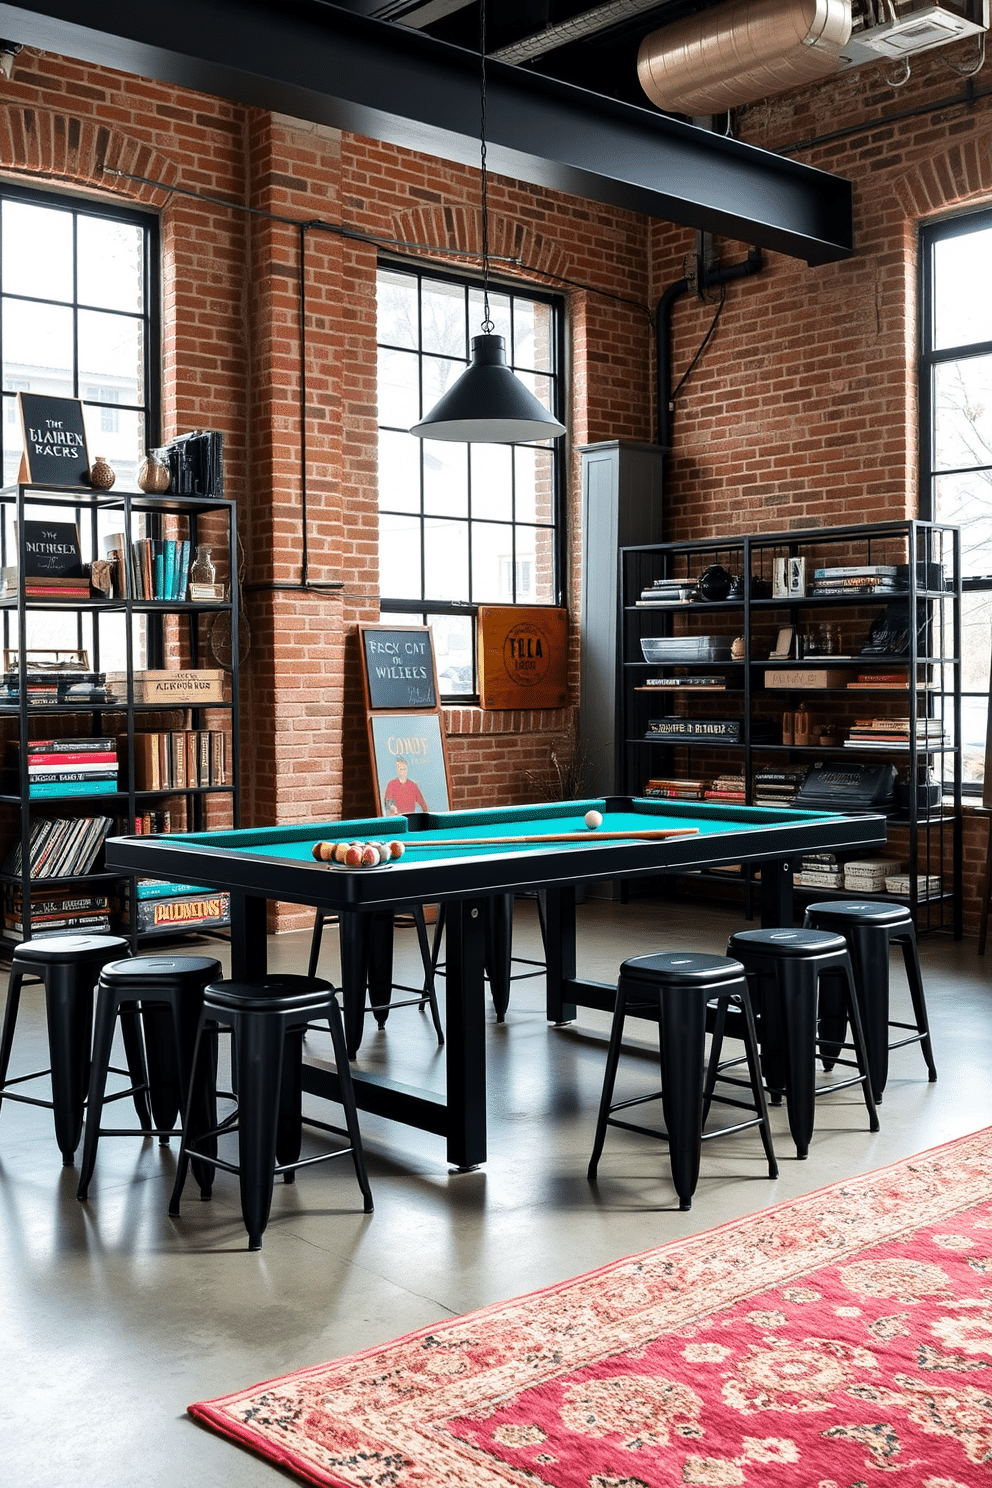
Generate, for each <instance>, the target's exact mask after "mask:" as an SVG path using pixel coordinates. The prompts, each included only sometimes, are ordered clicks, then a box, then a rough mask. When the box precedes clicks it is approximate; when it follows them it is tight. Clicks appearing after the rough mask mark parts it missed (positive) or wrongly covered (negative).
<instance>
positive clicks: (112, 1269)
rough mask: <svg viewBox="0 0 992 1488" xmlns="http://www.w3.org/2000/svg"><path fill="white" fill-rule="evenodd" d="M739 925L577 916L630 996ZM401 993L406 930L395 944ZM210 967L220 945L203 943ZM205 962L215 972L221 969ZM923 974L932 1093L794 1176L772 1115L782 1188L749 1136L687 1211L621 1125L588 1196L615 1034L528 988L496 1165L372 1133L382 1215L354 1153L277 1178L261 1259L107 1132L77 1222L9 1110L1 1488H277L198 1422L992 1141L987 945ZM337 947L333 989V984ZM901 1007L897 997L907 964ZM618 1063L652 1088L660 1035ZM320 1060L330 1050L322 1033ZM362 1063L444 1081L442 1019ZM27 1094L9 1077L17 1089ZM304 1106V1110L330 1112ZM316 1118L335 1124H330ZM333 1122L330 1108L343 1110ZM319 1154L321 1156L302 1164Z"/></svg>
mask: <svg viewBox="0 0 992 1488" xmlns="http://www.w3.org/2000/svg"><path fill="white" fill-rule="evenodd" d="M733 928H739V917H738V916H737V914H736V913H735V912H734V911H731V910H726V909H722V908H700V907H694V906H692V905H689V904H686V903H684V902H683V903H675V902H660V903H654V902H650V903H649V902H646V901H641V902H639V903H635V904H630V905H626V906H624V905H620V904H613V903H607V902H590V903H587V904H585V905H584V906H582V908H581V909H580V933H579V953H580V954H579V962H580V969H581V970H582V972H583V973H584V974H585V975H587V976H591V977H594V978H597V979H602V980H604V981H611V980H614V979H615V977H616V971H617V967H618V965H619V963H620V962H621V961H622V960H623V959H624V958H625V957H626V956H629V955H634V954H637V953H639V952H643V951H648V950H656V949H674V948H687V949H697V950H712V951H722V950H723V948H724V946H725V944H726V937H727V934H728V931H729V930H731V929H733ZM398 942H399V959H400V961H401V962H402V963H403V965H404V966H405V968H406V971H405V974H404V975H403V978H402V979H403V980H412V978H413V975H414V973H415V970H416V967H417V964H418V958H417V950H416V943H415V939H414V937H413V934H412V932H409V931H402V932H400V933H399V935H398ZM538 944H539V942H538V940H537V930H536V919H535V906H534V904H533V903H532V902H529V901H518V904H517V910H516V943H515V949H517V951H518V953H519V954H522V955H527V954H531V955H533V954H535V953H536V947H537V945H538ZM203 949H204V950H206V949H207V945H206V944H204V946H203ZM307 950H308V938H307V937H306V936H305V935H295V934H294V935H288V936H281V937H279V938H278V939H276V940H274V941H273V950H272V962H273V964H274V965H275V966H277V967H279V968H281V969H284V970H304V969H305V964H306V956H307ZM211 953H213V952H211ZM923 960H924V975H925V978H926V985H927V994H928V1003H929V1007H930V1014H931V1022H932V1025H933V1031H934V1046H935V1053H936V1059H937V1064H938V1068H939V1071H940V1079H939V1080H938V1082H937V1083H936V1084H935V1085H930V1084H928V1082H927V1079H926V1071H925V1068H924V1064H923V1060H922V1057H921V1054H920V1051H919V1048H918V1046H915V1045H914V1046H910V1047H908V1048H906V1049H902V1050H899V1051H897V1052H896V1053H894V1054H893V1056H892V1063H891V1069H890V1077H889V1084H888V1087H887V1089H886V1092H885V1098H884V1102H883V1104H882V1106H881V1109H880V1117H881V1127H882V1129H881V1131H880V1132H879V1133H877V1134H876V1135H871V1134H870V1133H869V1132H868V1130H867V1119H866V1113H865V1109H864V1105H863V1103H862V1102H861V1100H860V1099H859V1096H858V1092H857V1091H856V1090H847V1091H844V1092H842V1093H839V1094H838V1095H836V1096H833V1097H830V1098H828V1099H825V1100H821V1101H818V1103H817V1113H816V1130H815V1133H814V1138H813V1145H812V1147H811V1150H810V1156H809V1159H808V1160H807V1161H805V1162H798V1161H797V1160H796V1158H795V1151H794V1148H792V1147H791V1144H790V1142H789V1140H788V1128H787V1125H786V1119H785V1114H784V1111H783V1110H782V1109H778V1110H777V1111H775V1112H773V1125H774V1130H775V1137H776V1146H777V1150H778V1155H779V1162H780V1170H781V1171H780V1176H779V1178H778V1179H777V1181H774V1182H772V1181H770V1180H769V1179H768V1177H767V1176H766V1170H765V1167H764V1163H763V1159H762V1155H761V1148H760V1143H759V1140H758V1138H757V1135H756V1133H755V1132H753V1131H750V1132H747V1133H744V1134H741V1135H740V1136H734V1137H730V1138H724V1139H721V1140H719V1141H715V1142H712V1143H708V1144H707V1145H706V1146H705V1147H704V1149H703V1169H702V1176H701V1178H700V1183H699V1187H698V1189H697V1192H696V1196H695V1199H694V1202H693V1206H692V1209H691V1211H690V1212H689V1213H687V1214H682V1213H680V1212H679V1210H678V1205H677V1201H676V1199H675V1195H674V1192H673V1190H672V1187H671V1182H670V1175H669V1173H668V1170H667V1156H666V1153H665V1150H664V1148H663V1147H662V1146H661V1145H659V1144H656V1143H653V1142H650V1141H648V1140H647V1139H645V1138H640V1137H636V1136H633V1135H629V1134H627V1133H622V1132H611V1133H609V1134H608V1136H607V1144H606V1149H605V1152H604V1156H603V1159H602V1162H601V1165H600V1175H599V1182H598V1184H597V1185H595V1186H590V1184H589V1183H588V1182H587V1179H586V1164H587V1162H588V1157H589V1149H590V1144H591V1140H592V1132H593V1125H594V1121H595V1113H596V1106H597V1102H598V1096H599V1089H600V1083H601V1078H602V1069H603V1061H604V1054H605V1038H606V1032H607V1020H606V1018H605V1016H603V1015H600V1014H595V1013H584V1012H581V1010H580V1017H579V1019H578V1020H577V1021H576V1022H575V1023H574V1024H572V1025H571V1026H569V1027H567V1028H559V1029H556V1028H551V1027H549V1026H548V1024H547V1023H546V1021H545V1018H544V1014H543V1008H542V992H543V984H542V982H541V981H540V980H539V979H535V980H529V981H519V982H516V983H515V984H514V988H513V995H512V999H511V1007H510V1012H509V1015H508V1018H507V1021H506V1023H505V1024H503V1025H497V1024H496V1023H495V1021H491V1026H490V1028H489V1033H488V1060H489V1152H490V1156H489V1161H488V1162H487V1163H486V1165H485V1167H484V1168H482V1169H480V1170H478V1171H476V1172H473V1173H463V1174H457V1173H453V1172H451V1171H450V1170H449V1169H448V1167H447V1164H446V1163H445V1159H444V1149H443V1143H442V1141H441V1139H439V1138H435V1137H432V1136H429V1135H425V1134H423V1133H419V1132H415V1131H413V1130H412V1129H409V1128H405V1127H401V1126H398V1125H396V1124H393V1123H387V1122H385V1121H383V1120H381V1119H378V1118H373V1117H365V1118H363V1131H364V1135H365V1143H366V1148H367V1155H368V1160H369V1168H370V1176H371V1180H372V1185H373V1190H374V1194H375V1201H376V1208H375V1213H374V1214H372V1215H364V1214H363V1213H362V1208H361V1202H360V1198H359V1194H358V1189H357V1186H356V1184H355V1180H354V1173H353V1170H352V1168H351V1166H350V1160H349V1159H348V1158H345V1159H343V1161H341V1162H334V1163H329V1164H325V1165H322V1166H320V1167H316V1168H312V1169H309V1170H307V1171H305V1172H303V1173H301V1174H300V1175H299V1177H298V1180H297V1182H296V1183H295V1184H294V1185H292V1186H285V1185H282V1184H278V1185H277V1187H276V1193H275V1199H274V1202H273V1207H272V1217H271V1220H270V1223H269V1227H268V1230H267V1232H266V1235H265V1244H264V1248H263V1249H262V1250H261V1251H260V1252H258V1253H255V1254H249V1253H248V1252H247V1251H246V1249H245V1235H244V1231H243V1230H242V1227H241V1222H240V1213H239V1207H238V1202H237V1193H236V1180H235V1179H233V1178H231V1177H228V1176H226V1175H223V1174H219V1175H218V1180H217V1184H216V1187H215V1190H214V1197H213V1199H212V1201H211V1202H210V1203H208V1204H205V1203H201V1202H200V1200H199V1197H198V1194H197V1192H196V1190H195V1188H194V1187H193V1186H192V1185H190V1188H189V1190H188V1197H187V1198H186V1200H185V1202H184V1205H183V1213H182V1217H181V1218H180V1219H178V1220H174V1219H170V1218H169V1217H168V1215H167V1212H166V1211H167V1207H168V1199H169V1194H170V1191H171V1187H172V1180H173V1175H174V1166H175V1143H173V1145H172V1147H171V1148H168V1147H164V1148H163V1147H160V1146H159V1145H158V1144H156V1143H154V1142H152V1141H144V1142H143V1141H142V1140H140V1139H138V1138H121V1139H119V1140H109V1139H104V1140H103V1141H102V1142H101V1145H100V1150H99V1154H98V1159H97V1171H96V1176H95V1178H94V1182H93V1185H92V1188H91V1193H90V1198H89V1201H88V1202H87V1203H86V1204H80V1203H78V1202H77V1200H76V1197H75V1190H76V1170H75V1169H72V1168H63V1167H62V1166H61V1163H60V1157H59V1152H58V1149H57V1147H56V1145H55V1141H54V1136H53V1133H52V1129H51V1118H50V1114H49V1113H48V1112H46V1111H42V1110H39V1109H37V1108H33V1107H27V1106H22V1105H11V1104H10V1102H7V1103H6V1104H5V1105H4V1106H3V1109H2V1114H0V1271H2V1285H0V1337H2V1339H3V1361H4V1374H5V1386H6V1387H5V1390H4V1399H3V1410H2V1422H0V1481H2V1482H3V1483H4V1484H10V1485H11V1488H13V1485H18V1488H35V1485H38V1488H40V1485H45V1488H77V1485H96V1484H99V1485H101V1488H118V1485H119V1488H125V1485H126V1488H135V1485H141V1488H145V1485H156V1488H158V1485H162V1488H165V1485H169V1488H174V1485H175V1483H176V1482H178V1481H189V1482H195V1483H196V1484H197V1485H198V1488H211V1485H222V1484H223V1485H229V1484H232V1483H237V1484H239V1485H245V1488H252V1485H255V1484H273V1483H275V1482H277V1481H279V1476H278V1474H277V1470H276V1469H274V1468H272V1467H269V1466H268V1465H266V1464H264V1463H262V1462H260V1461H258V1460H256V1459H255V1458H253V1457H252V1456H251V1455H250V1454H248V1453H246V1452H244V1451H242V1450H241V1449H240V1448H238V1447H236V1446H233V1445H231V1444H229V1443H227V1442H225V1441H223V1440H221V1439H220V1438H219V1437H215V1436H213V1435H212V1434H211V1433H208V1432H206V1431H204V1430H203V1429H202V1428H200V1427H198V1426H196V1425H194V1424H193V1423H192V1422H191V1421H190V1420H189V1418H187V1417H186V1416H185V1414H184V1411H185V1407H186V1405H187V1404H188V1403H189V1402H191V1401H194V1400H197V1399H202V1398H207V1397H210V1396H213V1395H219V1394H224V1393H226V1392H228V1391H231V1390H234V1389H236V1388H238V1387H240V1386H244V1385H248V1384H250V1383H252V1382H254V1381H257V1380H262V1379H266V1378H269V1377H271V1376H273V1375H277V1374H280V1373H284V1372H286V1371H288V1370H292V1369H295V1368H298V1367H301V1366H303V1365H308V1364H315V1363H318V1362H320V1361H323V1360H327V1359H331V1358H333V1357H335V1356H336V1355H339V1354H343V1353H349V1352H352V1351H355V1350H358V1349H364V1348H368V1347H370V1346H372V1345H375V1344H378V1343H382V1342H385V1341H386V1340H388V1339H390V1338H393V1337H396V1336H397V1335H399V1334H402V1333H405V1332H408V1331H410V1330H412V1329H416V1328H420V1327H423V1326H425V1325H428V1324H430V1323H434V1322H437V1321H439V1320H441V1319H444V1318H447V1317H450V1316H452V1315H454V1314H457V1313H460V1312H464V1311H466V1310H468V1309H471V1308H475V1307H479V1306H481V1305H483V1304H486V1303H489V1302H495V1301H498V1300H500V1299H501V1298H506V1297H510V1296H513V1295H515V1294H518V1293H520V1292H524V1291H529V1290H533V1289H535V1288H538V1287H543V1286H546V1285H547V1284H548V1283H550V1282H555V1281H558V1280H561V1279H563V1278H566V1277H568V1276H572V1275H575V1274H576V1273H578V1272H581V1271H585V1270H589V1269H591V1268H593V1267H596V1266H599V1265H602V1264H603V1263H604V1262H607V1261H611V1260H614V1259H616V1258H618V1257H620V1256H624V1255H629V1254H631V1253H633V1252H636V1251H639V1250H643V1249H647V1248H649V1247H651V1246H655V1245H658V1244H661V1243H663V1242H665V1241H668V1240H671V1239H673V1238H676V1237H678V1236H682V1235H687V1234H691V1233H695V1232H697V1231H700V1230H704V1229H707V1228H710V1227H712V1226H714V1225H718V1224H721V1223H723V1222H725V1221H727V1220H730V1219H733V1218H734V1217H735V1216H738V1215H742V1214H746V1213H748V1212H750V1211H752V1210H755V1209H759V1208H762V1207H764V1206H766V1205H769V1204H774V1203H776V1202H779V1201H782V1200H785V1199H789V1198H791V1197H793V1196H795V1195H798V1194H801V1193H804V1192H807V1191H808V1190H810V1189H814V1188H819V1187H821V1186H823V1185H825V1184H829V1183H833V1182H836V1181H837V1180H839V1179H843V1178H844V1177H847V1176H849V1175H852V1174H855V1173H859V1172H864V1171H866V1170H869V1169H872V1168H877V1167H880V1166H884V1165H885V1164H887V1163H890V1162H893V1161H895V1160H897V1159H899V1158H903V1157H906V1156H908V1155H909V1154H911V1153H913V1152H917V1151H919V1150H921V1149H923V1148H926V1147H932V1146H935V1145H937V1144H939V1143H941V1142H946V1141H948V1140H950V1139H952V1138H954V1137H956V1136H958V1135H960V1134H963V1133H965V1132H971V1131H975V1130H977V1129H979V1128H982V1127H984V1126H988V1125H990V1124H992V1075H990V1072H992V956H990V957H989V958H988V961H985V960H984V959H982V958H979V957H978V956H977V955H976V950H975V942H974V940H967V941H963V942H961V943H959V944H954V943H953V942H951V941H948V940H944V939H939V940H936V939H933V940H929V941H927V942H926V943H925V945H924V947H923ZM336 966H337V960H336V934H335V932H334V931H333V930H330V931H328V933H327V935H326V942H325V951H324V956H323V959H322V966H321V969H322V970H323V971H325V972H326V974H328V975H331V976H332V977H333V976H335V972H336ZM893 990H894V1003H895V1008H896V1011H897V1013H899V1014H900V1015H903V1016H906V1017H908V1011H904V1004H906V1003H908V998H906V997H905V995H904V993H905V983H904V980H903V978H902V972H901V969H900V968H899V967H898V965H897V963H896V962H894V963H893ZM640 1026H641V1027H642V1028H643V1029H644V1037H643V1039H642V1040H640V1041H639V1040H638V1039H637V1038H635V1039H634V1040H633V1041H632V1044H631V1054H630V1056H629V1057H628V1058H627V1059H626V1060H625V1061H624V1064H623V1065H622V1067H621V1073H622V1075H623V1076H624V1077H625V1078H627V1080H628V1081H629V1082H630V1083H629V1086H628V1087H627V1088H629V1089H630V1090H634V1089H641V1088H650V1085H651V1083H652V1070H651V1058H650V1043H649V1038H648V1034H649V1030H648V1027H647V1025H640ZM308 1047H309V1049H310V1052H311V1054H312V1055H313V1057H316V1058H319V1057H322V1056H323V1055H324V1054H325V1053H326V1049H327V1047H329V1040H326V1039H324V1038H323V1035H312V1036H309V1037H308ZM44 1053H45V1033H44V1021H43V1016H42V1013H41V1009H40V999H39V998H38V997H37V996H36V995H34V994H26V995H25V1000H24V1004H23V1011H22V1016H21V1022H20V1025H19V1029H18V1041H17V1045H16V1047H15V1063H16V1064H17V1066H18V1069H20V1070H24V1069H31V1068H38V1067H39V1065H41V1064H42V1063H44V1062H45V1060H44ZM360 1062H361V1063H362V1064H364V1065H366V1066H368V1067H370V1068H375V1069H378V1070H381V1071H382V1072H384V1073H388V1074H389V1075H390V1076H392V1077H393V1078H396V1079H399V1080H403V1081H406V1082H407V1083H419V1084H422V1085H427V1084H431V1083H434V1084H438V1083H439V1082H440V1081H441V1080H442V1079H443V1057H442V1055H440V1054H439V1053H438V1050H437V1048H436V1045H435V1041H434V1037H433V1032H432V1029H431V1025H430V1021H429V1019H428V1018H427V1017H426V1016H424V1015H422V1014H421V1013H419V1012H418V1011H417V1009H416V1008H407V1009H402V1010H399V1011H397V1012H395V1013H394V1014H393V1015H392V1017H391V1018H390V1021H389V1023H388V1025H387V1029H386V1031H385V1032H382V1033H380V1032H378V1031H376V1030H375V1028H374V1025H370V1031H369V1032H368V1034H367V1037H366V1041H365V1043H364V1045H363V1048H362V1050H361V1054H360ZM12 1073H13V1071H12ZM314 1109H315V1108H314ZM323 1114H328V1113H326V1112H325V1113H323ZM330 1116H331V1119H332V1120H334V1119H336V1116H337V1112H336V1111H333V1110H332V1112H331V1113H330ZM314 1150H317V1148H314Z"/></svg>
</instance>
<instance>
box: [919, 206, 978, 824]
mask: <svg viewBox="0 0 992 1488" xmlns="http://www.w3.org/2000/svg"><path fill="white" fill-rule="evenodd" d="M920 247H921V252H920V279H921V282H920V305H921V315H920V323H921V337H922V345H921V360H920V367H921V376H920V432H921V440H920V470H921V477H922V486H921V515H922V516H924V517H926V518H929V519H931V520H933V521H936V522H949V523H951V524H952V525H954V526H958V527H960V528H961V567H962V574H963V578H964V588H965V594H964V599H963V602H962V650H961V657H962V707H961V735H962V737H961V745H962V755H963V760H962V764H963V779H964V789H965V791H966V792H969V793H972V794H975V793H979V792H980V791H981V787H982V781H983V776H984V763H985V735H986V725H987V720H988V711H989V669H990V654H992V290H990V288H989V275H988V265H989V262H990V261H992V212H978V213H974V214H971V215H969V216H967V217H957V218H954V219H953V220H950V221H947V222H940V223H936V224H933V225H930V226H928V227H926V228H924V230H923V232H922V235H921V244H920Z"/></svg>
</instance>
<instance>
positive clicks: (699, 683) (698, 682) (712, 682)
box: [640, 676, 727, 692]
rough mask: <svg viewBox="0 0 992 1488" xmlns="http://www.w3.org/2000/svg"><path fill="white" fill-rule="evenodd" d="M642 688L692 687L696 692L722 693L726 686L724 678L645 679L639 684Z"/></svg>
mask: <svg viewBox="0 0 992 1488" xmlns="http://www.w3.org/2000/svg"><path fill="white" fill-rule="evenodd" d="M640 686H642V687H671V688H678V687H692V688H695V689H696V690H697V691H700V692H701V691H703V690H708V691H710V692H723V691H724V690H725V689H726V686H727V679H726V677H703V676H699V677H645V679H644V681H643V682H642V683H641V684H640Z"/></svg>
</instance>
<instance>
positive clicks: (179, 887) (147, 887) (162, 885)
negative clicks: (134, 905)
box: [138, 879, 211, 899]
mask: <svg viewBox="0 0 992 1488" xmlns="http://www.w3.org/2000/svg"><path fill="white" fill-rule="evenodd" d="M210 892H211V891H210V890H209V889H203V888H200V887H199V886H198V885H197V884H187V883H166V882H165V881H164V880H163V881H161V882H159V881H158V880H156V879H149V880H148V881H147V882H146V883H142V882H141V881H140V880H139V882H138V898H139V899H171V898H173V897H174V896H175V895H176V894H209V893H210Z"/></svg>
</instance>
